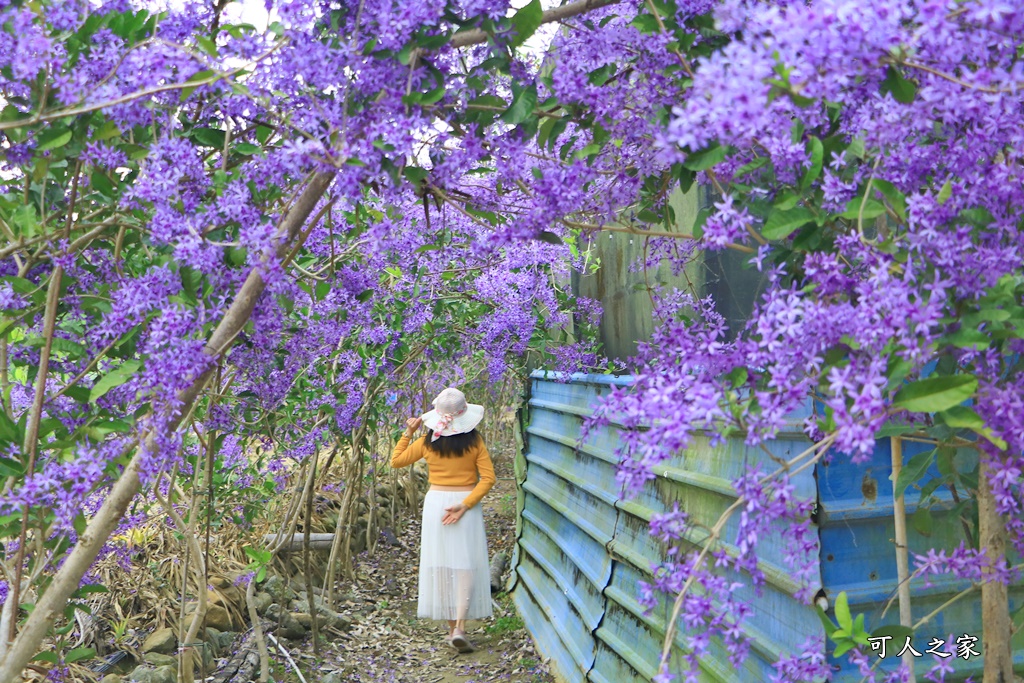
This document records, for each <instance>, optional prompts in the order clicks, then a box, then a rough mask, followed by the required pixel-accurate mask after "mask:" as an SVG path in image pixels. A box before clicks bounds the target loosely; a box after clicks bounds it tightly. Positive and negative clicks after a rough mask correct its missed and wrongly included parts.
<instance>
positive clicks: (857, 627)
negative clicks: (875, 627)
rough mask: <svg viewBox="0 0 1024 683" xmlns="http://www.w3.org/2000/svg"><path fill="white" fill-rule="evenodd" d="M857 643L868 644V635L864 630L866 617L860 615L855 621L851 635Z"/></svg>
mask: <svg viewBox="0 0 1024 683" xmlns="http://www.w3.org/2000/svg"><path fill="white" fill-rule="evenodd" d="M850 635H851V636H852V637H853V640H854V642H855V643H859V644H861V645H867V644H868V634H867V632H866V631H865V630H864V615H863V614H858V615H857V618H856V619H854V620H853V631H852V632H851V633H850Z"/></svg>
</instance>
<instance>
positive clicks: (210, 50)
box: [196, 36, 217, 57]
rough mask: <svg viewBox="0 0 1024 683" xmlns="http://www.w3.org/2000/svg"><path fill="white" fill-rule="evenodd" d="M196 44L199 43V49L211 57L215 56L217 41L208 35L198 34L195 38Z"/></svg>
mask: <svg viewBox="0 0 1024 683" xmlns="http://www.w3.org/2000/svg"><path fill="white" fill-rule="evenodd" d="M196 44H197V45H199V49H201V50H202V51H203V52H205V53H206V54H208V55H210V56H211V57H216V56H217V43H215V42H214V41H213V40H211V39H210V37H209V36H199V37H198V38H196Z"/></svg>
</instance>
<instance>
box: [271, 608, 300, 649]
mask: <svg viewBox="0 0 1024 683" xmlns="http://www.w3.org/2000/svg"><path fill="white" fill-rule="evenodd" d="M267 618H268V619H270V620H271V622H273V626H272V627H271V631H272V632H273V633H276V634H279V635H280V637H282V638H288V639H289V640H299V639H300V638H303V637H304V636H305V635H306V629H305V627H304V626H303V625H302V624H301V623H299V621H298V619H296V618H295V615H294V614H292V613H290V612H286V611H284V610H282V609H281V606H280V605H278V604H276V603H275V604H273V605H271V606H270V609H269V610H267Z"/></svg>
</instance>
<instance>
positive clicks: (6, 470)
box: [0, 457, 25, 477]
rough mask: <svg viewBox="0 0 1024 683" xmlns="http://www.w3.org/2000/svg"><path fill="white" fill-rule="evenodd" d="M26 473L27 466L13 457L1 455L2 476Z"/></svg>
mask: <svg viewBox="0 0 1024 683" xmlns="http://www.w3.org/2000/svg"><path fill="white" fill-rule="evenodd" d="M23 474H25V466H24V465H22V464H21V463H20V462H18V461H17V460H13V459H12V458H4V457H0V477H20V476H21V475H23Z"/></svg>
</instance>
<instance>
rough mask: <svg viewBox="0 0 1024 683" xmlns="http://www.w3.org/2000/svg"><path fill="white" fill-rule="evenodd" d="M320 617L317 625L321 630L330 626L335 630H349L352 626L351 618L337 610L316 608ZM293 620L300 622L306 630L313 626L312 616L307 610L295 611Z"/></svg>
mask: <svg viewBox="0 0 1024 683" xmlns="http://www.w3.org/2000/svg"><path fill="white" fill-rule="evenodd" d="M317 616H318V617H319V618H320V621H319V622H318V626H319V627H320V630H321V631H323V630H324V629H325V628H332V629H334V630H335V631H349V630H351V628H352V620H351V619H349V618H348V617H345V616H343V615H341V614H338V613H337V612H334V611H332V610H328V609H321V610H317ZM295 620H296V621H298V622H299V623H300V624H302V626H303V628H305V629H306V630H307V631H308V630H310V629H312V628H313V617H312V616H311V615H310V613H309V612H296V613H295Z"/></svg>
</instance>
